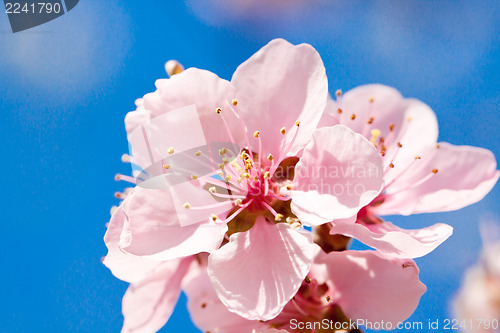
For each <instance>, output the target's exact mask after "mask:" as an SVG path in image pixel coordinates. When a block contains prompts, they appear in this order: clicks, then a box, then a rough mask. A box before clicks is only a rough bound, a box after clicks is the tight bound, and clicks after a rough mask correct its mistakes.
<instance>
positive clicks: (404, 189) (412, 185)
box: [386, 160, 438, 197]
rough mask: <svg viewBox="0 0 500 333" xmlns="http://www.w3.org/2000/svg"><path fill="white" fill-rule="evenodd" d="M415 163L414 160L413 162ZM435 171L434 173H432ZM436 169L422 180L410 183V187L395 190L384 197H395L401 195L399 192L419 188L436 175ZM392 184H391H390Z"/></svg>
mask: <svg viewBox="0 0 500 333" xmlns="http://www.w3.org/2000/svg"><path fill="white" fill-rule="evenodd" d="M414 161H415V160H414ZM434 171H435V172H434ZM437 171H438V170H437V169H433V170H432V172H431V173H429V174H428V175H427V176H425V177H423V178H422V179H420V180H419V181H418V182H415V183H412V184H411V185H410V186H407V187H405V188H402V189H399V190H397V191H396V192H393V193H390V194H387V195H386V197H391V196H393V195H396V194H398V193H401V192H404V191H407V190H409V189H412V188H415V187H417V186H420V185H421V184H423V183H425V182H426V181H427V180H429V178H431V177H433V176H434V175H435V174H436V173H437ZM391 183H392V182H391Z"/></svg>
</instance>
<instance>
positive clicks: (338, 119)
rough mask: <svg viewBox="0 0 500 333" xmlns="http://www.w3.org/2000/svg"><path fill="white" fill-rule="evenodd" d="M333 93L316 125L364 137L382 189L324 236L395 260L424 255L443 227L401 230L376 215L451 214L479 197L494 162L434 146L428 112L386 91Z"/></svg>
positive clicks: (492, 177)
mask: <svg viewBox="0 0 500 333" xmlns="http://www.w3.org/2000/svg"><path fill="white" fill-rule="evenodd" d="M336 95H337V100H336V101H334V100H332V99H330V100H329V101H328V106H327V111H326V112H325V114H324V116H323V118H322V120H321V123H320V125H321V126H326V127H328V126H332V125H334V126H337V125H338V124H342V125H345V126H348V127H349V128H351V129H352V130H354V131H355V132H357V133H360V134H362V135H363V136H365V137H366V138H367V139H368V140H370V141H371V142H372V143H373V145H374V146H375V147H376V148H377V150H378V151H379V153H380V155H381V156H382V158H383V161H384V162H383V163H384V181H385V185H384V188H383V190H382V191H381V193H380V194H379V195H378V196H377V198H375V199H374V200H373V201H372V202H371V203H370V204H369V205H367V206H366V207H364V208H363V209H361V211H360V212H359V213H358V214H357V215H356V216H353V217H352V218H351V219H347V220H340V221H336V223H334V224H332V229H331V233H332V234H343V235H347V236H351V237H354V238H356V239H358V240H360V241H362V242H364V243H365V244H367V245H369V246H372V247H374V248H376V249H378V250H380V251H382V252H384V253H386V254H388V255H392V256H395V257H399V258H416V257H420V256H423V255H425V254H427V253H429V252H431V251H432V250H433V249H434V248H436V247H437V246H438V245H439V244H441V243H442V242H443V241H444V240H446V239H447V238H448V237H449V236H450V235H451V233H452V228H451V227H450V226H448V225H445V224H441V223H439V224H435V225H433V226H431V227H428V228H424V229H420V230H404V229H401V228H398V227H396V226H394V225H393V224H391V223H388V222H385V223H382V222H383V220H382V219H381V218H380V217H379V216H381V215H394V214H401V215H410V214H417V213H431V212H444V211H451V210H456V209H460V208H462V207H465V206H467V205H470V204H473V203H475V202H477V201H479V200H481V199H482V198H483V197H484V196H485V195H486V194H487V193H488V192H489V191H490V190H491V189H492V188H493V186H494V185H495V183H496V181H497V180H498V177H499V172H498V171H497V170H496V160H495V157H494V156H493V154H492V153H491V152H490V151H488V150H486V149H482V148H477V147H470V146H454V145H451V144H449V143H445V142H440V143H438V142H437V137H438V124H437V120H436V116H435V114H434V112H433V111H432V110H431V109H430V108H429V107H428V106H427V105H425V104H424V103H422V102H420V101H418V100H415V99H407V98H404V97H403V96H401V94H400V93H399V92H398V91H397V90H395V89H393V88H390V87H387V86H383V85H376V84H375V85H366V86H361V87H358V88H355V89H353V90H351V91H348V92H347V93H346V94H344V95H342V94H341V92H340V91H338V92H337V94H336ZM353 221H357V223H352V222H353Z"/></svg>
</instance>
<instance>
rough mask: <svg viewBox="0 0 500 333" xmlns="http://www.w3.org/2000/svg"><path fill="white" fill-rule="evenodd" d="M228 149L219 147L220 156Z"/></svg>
mask: <svg viewBox="0 0 500 333" xmlns="http://www.w3.org/2000/svg"><path fill="white" fill-rule="evenodd" d="M228 151H229V150H227V149H226V148H222V149H219V155H220V156H222V155H225V154H227V152H228Z"/></svg>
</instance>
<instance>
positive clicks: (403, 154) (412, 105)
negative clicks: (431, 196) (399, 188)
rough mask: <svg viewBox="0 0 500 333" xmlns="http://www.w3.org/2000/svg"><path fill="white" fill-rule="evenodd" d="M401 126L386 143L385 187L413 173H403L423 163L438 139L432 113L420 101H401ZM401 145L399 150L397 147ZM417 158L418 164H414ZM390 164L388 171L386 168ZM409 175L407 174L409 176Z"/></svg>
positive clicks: (436, 126) (436, 124)
mask: <svg viewBox="0 0 500 333" xmlns="http://www.w3.org/2000/svg"><path fill="white" fill-rule="evenodd" d="M405 105H406V107H405V110H404V117H405V119H404V123H403V124H402V125H401V126H402V128H400V131H399V132H398V133H397V135H395V137H393V139H390V138H389V139H390V140H388V141H386V145H387V146H388V148H387V152H386V155H385V158H384V167H385V168H384V169H385V170H388V171H387V173H386V175H385V177H384V180H385V182H386V184H389V183H391V182H392V181H393V179H394V178H398V177H400V175H401V174H402V173H403V174H407V173H408V174H411V173H413V172H414V170H415V169H410V170H409V171H408V172H406V171H405V170H406V169H408V168H409V166H410V165H412V164H414V165H412V168H413V167H417V168H418V167H419V166H420V165H421V163H420V162H422V161H424V160H425V159H427V157H426V155H427V152H428V148H429V147H435V146H436V142H437V137H438V122H437V118H436V115H435V114H434V111H432V109H431V108H430V107H429V106H428V105H426V104H425V103H422V102H421V101H418V100H415V99H406V100H405ZM398 143H399V144H401V146H402V147H399V145H398ZM416 156H420V157H421V158H422V159H421V160H415V157H416ZM391 163H392V164H393V167H392V168H390V167H389V165H390V164H391ZM410 171H411V172H410Z"/></svg>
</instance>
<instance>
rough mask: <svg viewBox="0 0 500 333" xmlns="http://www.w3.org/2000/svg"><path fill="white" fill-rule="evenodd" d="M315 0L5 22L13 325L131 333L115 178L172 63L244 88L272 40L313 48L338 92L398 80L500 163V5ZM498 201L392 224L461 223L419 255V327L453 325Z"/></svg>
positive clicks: (0, 130)
mask: <svg viewBox="0 0 500 333" xmlns="http://www.w3.org/2000/svg"><path fill="white" fill-rule="evenodd" d="M257 2H259V3H260V1H257ZM306 2H307V3H309V4H308V5H307V6H301V5H300V1H295V2H293V5H292V7H290V8H283V7H280V6H271V7H270V8H267V7H263V6H264V5H260V6H253V7H249V8H245V9H244V10H241V9H238V8H236V7H230V8H227V7H224V6H222V5H221V1H216V0H210V1H207V0H189V1H186V2H182V1H129V2H126V3H125V2H121V3H120V2H119V1H117V0H110V1H97V0H82V1H80V3H79V4H78V5H77V6H76V7H75V8H74V9H73V10H72V11H70V12H69V13H67V14H66V15H63V16H62V17H60V18H58V19H56V20H54V21H52V22H49V23H47V24H44V25H42V26H39V27H36V28H33V29H30V30H27V31H25V32H20V33H16V34H13V33H12V32H11V31H10V27H9V24H8V19H7V15H6V14H5V13H3V12H2V13H0V50H1V52H0V140H1V145H0V151H1V154H0V161H1V163H0V171H1V173H2V174H4V176H5V178H4V180H5V183H4V190H3V192H2V195H1V200H0V211H1V212H2V217H1V223H0V253H1V259H2V260H1V267H2V268H1V271H0V285H1V286H2V292H1V297H0V331H1V332H116V331H119V329H120V327H121V324H122V320H123V318H122V316H121V298H122V296H123V293H124V292H125V290H126V288H127V284H126V283H124V282H121V281H119V280H118V279H116V278H114V277H113V276H112V275H111V273H110V272H109V271H108V269H107V268H105V267H104V266H103V265H102V264H101V263H100V258H101V256H103V255H105V254H106V248H105V246H104V243H103V241H102V237H103V235H104V232H105V226H104V225H105V223H106V222H107V221H108V219H109V209H110V207H111V206H112V205H114V204H116V203H117V200H116V199H115V198H114V197H113V193H114V192H115V191H117V190H120V189H121V188H123V186H124V185H122V184H119V183H116V182H115V181H114V180H113V177H114V175H115V174H116V173H117V172H121V173H129V172H130V170H129V166H127V165H124V164H122V163H121V161H120V156H121V155H122V154H123V153H124V152H126V151H127V141H126V135H125V130H124V126H123V118H124V116H125V114H126V113H127V112H128V111H131V110H133V109H134V108H135V107H134V100H135V99H136V98H138V97H141V96H143V95H144V94H145V93H147V92H151V91H153V90H154V89H155V88H154V81H155V80H156V79H157V78H161V77H166V74H165V72H164V68H163V65H164V63H165V61H166V60H169V59H178V60H180V61H181V62H182V63H183V64H184V65H185V66H186V67H199V68H204V69H208V70H210V71H213V72H215V73H217V74H218V75H219V76H221V77H223V78H226V79H230V78H231V75H232V73H233V71H234V70H235V69H236V67H237V66H238V64H240V63H241V62H243V61H244V60H246V59H247V58H248V57H250V56H251V55H252V54H253V53H254V52H255V51H257V50H258V49H259V48H260V47H262V46H263V45H265V44H266V43H267V42H268V41H269V40H271V39H272V38H276V37H282V38H285V39H287V40H289V41H290V42H292V43H295V44H297V43H301V42H307V43H310V44H312V45H313V46H314V47H315V48H316V49H317V50H318V52H319V53H320V54H321V56H322V58H323V61H324V63H325V66H326V70H327V75H328V78H329V85H330V91H332V92H334V91H335V90H336V89H339V88H340V89H342V90H344V91H347V90H348V89H350V88H353V87H355V86H357V85H361V84H366V83H374V82H378V83H383V84H387V85H391V86H394V87H396V88H397V89H399V90H400V91H401V92H402V93H403V94H404V95H405V96H408V97H416V98H418V99H420V100H422V101H424V102H426V103H427V104H429V105H430V106H431V107H432V108H433V109H434V111H435V112H436V114H437V116H438V120H439V125H440V140H441V141H448V142H451V143H453V144H468V145H474V146H480V147H484V148H487V149H490V150H491V151H493V153H494V154H495V155H496V156H497V158H498V157H499V156H500V142H499V139H498V131H499V124H500V112H499V108H498V106H499V104H500V91H499V87H500V86H499V84H498V82H499V81H500V75H499V74H500V49H499V46H500V20H499V18H500V2H498V1H495V0H491V1H489V0H485V1H481V2H476V1H425V2H424V1H366V2H364V1H349V2H347V1H326V0H324V1H322V0H317V1H310V0H309V1H306ZM206 3H209V5H207V4H206ZM499 198H500V186H499V185H497V186H496V187H495V188H494V189H493V191H492V192H491V193H490V194H489V195H488V196H487V197H486V198H485V199H484V200H483V201H482V202H480V203H478V204H475V205H473V206H470V207H468V208H465V209H462V210H460V211H457V212H451V213H445V214H425V215H419V216H411V217H394V218H392V219H391V220H392V221H393V222H395V223H396V224H398V225H401V226H403V227H407V228H416V227H419V226H427V225H430V224H433V223H437V222H445V223H449V224H451V225H452V226H454V227H455V233H454V235H453V236H452V238H451V239H449V240H448V241H447V242H446V243H445V244H444V245H442V246H441V247H439V248H438V249H437V250H436V251H434V252H433V253H431V254H430V255H428V256H426V257H424V258H421V259H418V260H417V263H418V264H419V266H420V269H421V280H422V281H423V282H424V283H425V284H426V285H427V287H428V292H427V293H426V294H425V295H424V296H423V297H422V300H421V303H420V306H419V308H418V309H417V311H416V312H415V314H414V315H413V316H412V317H411V319H410V320H415V321H423V322H425V323H426V322H427V321H428V319H432V320H435V319H438V318H440V319H444V318H446V317H450V313H449V302H450V299H451V297H452V296H453V295H454V293H455V292H456V289H457V288H458V287H459V285H460V281H461V279H462V273H463V271H464V269H465V268H466V267H468V266H470V265H471V264H473V263H474V262H475V260H476V258H477V255H478V252H479V250H480V239H479V232H478V221H479V220H481V219H491V218H492V219H495V218H498V216H500V207H499V204H498V202H499ZM180 329H182V331H183V332H198V330H197V329H196V328H194V327H193V326H192V324H191V323H190V321H189V317H188V314H187V312H186V310H185V298H184V297H181V301H180V302H179V304H178V307H177V308H176V311H175V313H174V315H173V317H172V318H171V320H170V321H169V323H168V324H167V326H166V327H165V328H164V329H163V330H162V332H163V331H164V332H173V331H179V330H180ZM439 331H441V330H439Z"/></svg>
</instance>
